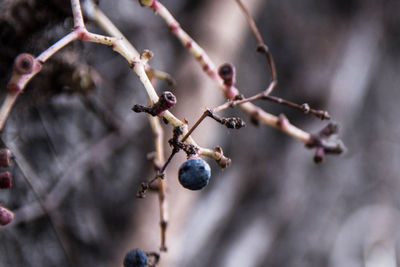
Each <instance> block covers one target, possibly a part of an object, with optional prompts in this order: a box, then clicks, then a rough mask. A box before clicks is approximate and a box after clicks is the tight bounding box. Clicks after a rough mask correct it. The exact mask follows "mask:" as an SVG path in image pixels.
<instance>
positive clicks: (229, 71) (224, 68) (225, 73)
mask: <svg viewBox="0 0 400 267" xmlns="http://www.w3.org/2000/svg"><path fill="white" fill-rule="evenodd" d="M218 74H219V76H220V77H221V78H222V80H224V84H225V85H226V86H232V85H234V84H235V82H236V74H235V67H234V66H233V65H232V64H230V63H225V64H223V65H221V66H220V67H219V69H218Z"/></svg>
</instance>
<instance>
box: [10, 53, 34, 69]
mask: <svg viewBox="0 0 400 267" xmlns="http://www.w3.org/2000/svg"><path fill="white" fill-rule="evenodd" d="M34 63H35V58H34V57H33V56H32V55H31V54H28V53H22V54H20V55H18V56H17V58H16V59H15V61H14V71H15V72H17V73H18V74H29V73H31V72H32V71H33V68H34Z"/></svg>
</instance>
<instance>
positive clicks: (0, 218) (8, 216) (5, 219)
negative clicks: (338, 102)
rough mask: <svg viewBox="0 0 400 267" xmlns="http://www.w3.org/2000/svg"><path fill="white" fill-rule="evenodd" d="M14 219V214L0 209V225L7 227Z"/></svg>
mask: <svg viewBox="0 0 400 267" xmlns="http://www.w3.org/2000/svg"><path fill="white" fill-rule="evenodd" d="M13 219H14V213H13V212H12V211H10V210H8V209H6V208H3V207H0V225H7V224H9V223H10V222H11V221H12V220H13Z"/></svg>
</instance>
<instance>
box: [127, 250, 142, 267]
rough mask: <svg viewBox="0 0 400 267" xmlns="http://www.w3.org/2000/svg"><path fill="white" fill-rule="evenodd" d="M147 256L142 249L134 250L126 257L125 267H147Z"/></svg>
mask: <svg viewBox="0 0 400 267" xmlns="http://www.w3.org/2000/svg"><path fill="white" fill-rule="evenodd" d="M146 264H147V255H146V253H144V252H143V251H142V250H140V249H132V250H131V251H129V252H128V253H126V255H125V259H124V267H145V266H146Z"/></svg>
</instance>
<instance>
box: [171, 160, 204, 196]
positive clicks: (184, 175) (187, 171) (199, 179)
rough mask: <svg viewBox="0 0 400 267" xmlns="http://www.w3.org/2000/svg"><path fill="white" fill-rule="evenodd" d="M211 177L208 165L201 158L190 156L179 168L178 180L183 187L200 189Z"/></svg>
mask: <svg viewBox="0 0 400 267" xmlns="http://www.w3.org/2000/svg"><path fill="white" fill-rule="evenodd" d="M210 177H211V169H210V165H208V163H207V162H205V161H204V160H202V159H201V158H191V159H188V160H187V161H185V162H184V163H183V164H182V165H181V167H180V168H179V182H180V183H181V185H182V186H183V187H184V188H187V189H190V190H200V189H202V188H204V187H205V186H206V185H207V184H208V181H209V180H210Z"/></svg>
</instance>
